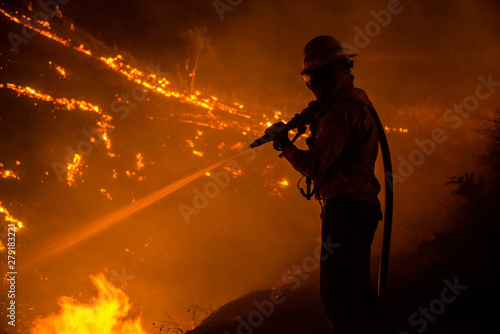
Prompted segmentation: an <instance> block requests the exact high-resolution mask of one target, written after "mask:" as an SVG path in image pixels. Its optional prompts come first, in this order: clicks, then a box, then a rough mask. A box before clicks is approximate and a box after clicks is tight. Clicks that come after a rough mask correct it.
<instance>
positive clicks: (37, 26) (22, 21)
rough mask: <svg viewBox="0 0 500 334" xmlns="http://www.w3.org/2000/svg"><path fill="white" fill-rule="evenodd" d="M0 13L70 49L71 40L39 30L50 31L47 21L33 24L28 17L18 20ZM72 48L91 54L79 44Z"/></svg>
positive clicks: (0, 11)
mask: <svg viewBox="0 0 500 334" xmlns="http://www.w3.org/2000/svg"><path fill="white" fill-rule="evenodd" d="M0 13H2V14H3V15H5V16H6V17H7V18H9V19H10V20H12V21H14V22H16V23H18V24H21V25H23V26H25V27H26V28H28V29H31V30H34V31H36V32H37V33H39V34H40V35H42V36H45V37H47V38H50V39H51V40H53V41H55V42H58V43H61V44H62V45H64V46H68V47H72V43H71V40H66V39H64V38H61V37H59V36H57V35H55V34H53V33H51V32H50V31H48V30H45V29H41V28H40V26H43V27H44V28H47V29H50V24H49V22H47V21H37V23H33V20H31V18H29V17H26V16H24V15H22V18H21V19H19V18H17V17H16V16H14V15H11V14H9V13H7V12H6V11H4V10H3V9H1V8H0ZM72 48H73V49H74V50H76V51H79V52H83V53H85V54H87V55H91V54H92V52H91V51H90V50H86V49H85V47H84V45H83V44H81V45H79V46H73V47H72Z"/></svg>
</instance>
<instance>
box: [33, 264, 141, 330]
mask: <svg viewBox="0 0 500 334" xmlns="http://www.w3.org/2000/svg"><path fill="white" fill-rule="evenodd" d="M90 279H91V280H92V283H93V284H94V286H95V287H96V288H97V290H98V292H99V293H98V296H97V297H94V298H92V300H91V302H90V303H88V304H83V303H81V302H79V301H77V300H76V299H74V298H72V297H60V298H59V300H58V304H59V306H60V307H61V310H60V312H59V313H58V314H53V315H49V316H48V317H46V318H43V319H38V320H37V321H35V323H34V327H33V328H32V329H31V333H32V334H49V333H50V334H53V333H58V334H65V333H67V334H74V333H79V334H87V333H88V334H96V333H99V334H146V331H145V330H144V329H143V328H142V326H141V319H140V317H138V318H137V319H135V320H132V319H125V318H126V317H127V315H128V312H129V310H130V308H131V306H130V301H129V297H128V296H127V295H126V294H125V292H123V291H122V290H120V289H118V288H117V287H115V286H114V285H112V284H111V283H109V282H108V281H107V280H106V277H105V276H104V274H102V273H101V274H98V275H96V276H90Z"/></svg>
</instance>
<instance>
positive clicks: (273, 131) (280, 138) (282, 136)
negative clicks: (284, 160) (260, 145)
mask: <svg viewBox="0 0 500 334" xmlns="http://www.w3.org/2000/svg"><path fill="white" fill-rule="evenodd" d="M266 134H267V135H268V136H270V137H271V138H272V139H273V147H274V149H275V150H276V151H281V150H282V149H283V148H284V147H285V146H287V145H290V144H291V142H290V139H289V138H288V130H286V129H285V123H283V122H278V123H274V124H273V125H271V126H270V127H269V128H267V130H266Z"/></svg>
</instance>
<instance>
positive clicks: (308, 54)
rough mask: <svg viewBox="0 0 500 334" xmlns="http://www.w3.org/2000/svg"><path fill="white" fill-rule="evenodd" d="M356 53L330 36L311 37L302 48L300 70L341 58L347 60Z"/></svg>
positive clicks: (310, 69) (305, 70) (306, 70)
mask: <svg viewBox="0 0 500 334" xmlns="http://www.w3.org/2000/svg"><path fill="white" fill-rule="evenodd" d="M355 56H357V54H354V53H348V52H347V51H346V49H345V48H344V47H343V46H342V45H341V44H340V43H339V42H338V41H337V40H336V39H335V38H333V37H331V36H318V37H316V38H314V39H312V40H311V41H310V42H309V43H307V45H306V46H305V48H304V57H303V58H302V72H300V74H302V75H303V74H304V73H307V72H309V71H312V70H314V69H316V68H318V67H321V66H324V65H327V64H330V63H333V62H336V61H338V60H341V59H346V60H349V58H351V57H355Z"/></svg>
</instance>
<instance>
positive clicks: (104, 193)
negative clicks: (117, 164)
mask: <svg viewBox="0 0 500 334" xmlns="http://www.w3.org/2000/svg"><path fill="white" fill-rule="evenodd" d="M101 194H103V195H104V196H106V198H107V199H109V200H110V201H112V200H113V197H111V195H110V194H109V193H108V192H107V190H106V189H104V188H101Z"/></svg>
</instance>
